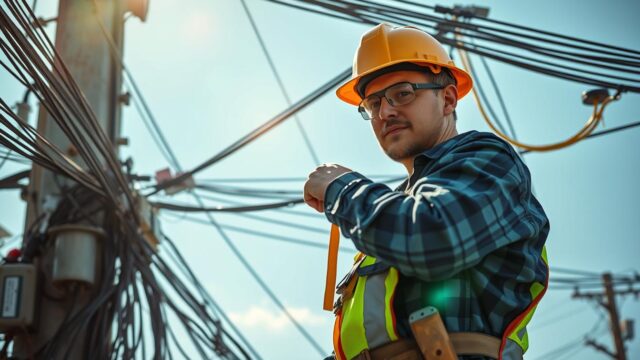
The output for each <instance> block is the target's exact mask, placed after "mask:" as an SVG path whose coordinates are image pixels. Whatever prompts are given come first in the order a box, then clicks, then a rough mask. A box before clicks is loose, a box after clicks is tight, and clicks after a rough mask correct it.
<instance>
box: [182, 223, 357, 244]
mask: <svg viewBox="0 0 640 360" xmlns="http://www.w3.org/2000/svg"><path fill="white" fill-rule="evenodd" d="M172 216H173V217H174V218H176V219H179V220H181V221H182V220H184V221H190V222H193V223H196V224H201V225H207V226H210V225H211V224H210V223H209V222H208V221H206V220H203V219H198V218H195V217H192V216H183V217H179V218H178V217H177V216H175V215H172ZM219 225H220V228H222V229H223V230H226V231H232V232H237V233H241V234H246V235H252V236H257V237H260V238H265V239H269V240H276V241H282V242H286V243H290V244H296V245H302V246H306V247H313V248H318V249H322V250H326V249H327V245H326V244H323V243H320V242H314V241H308V240H301V239H298V238H294V237H289V236H284V235H280V234H272V233H268V232H265V231H258V230H251V229H250V228H247V227H240V226H233V225H228V224H222V223H219ZM340 251H344V252H348V253H355V252H356V250H354V249H352V248H348V247H344V246H341V247H340Z"/></svg>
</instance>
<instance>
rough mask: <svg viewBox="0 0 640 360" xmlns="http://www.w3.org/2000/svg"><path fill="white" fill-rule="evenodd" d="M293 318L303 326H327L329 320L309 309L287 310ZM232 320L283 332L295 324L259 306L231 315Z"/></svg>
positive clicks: (240, 323)
mask: <svg viewBox="0 0 640 360" xmlns="http://www.w3.org/2000/svg"><path fill="white" fill-rule="evenodd" d="M287 310H288V311H289V313H290V314H291V316H293V318H294V319H296V320H297V321H298V322H299V323H300V325H302V326H318V325H326V324H327V319H325V317H323V316H319V315H315V314H313V313H312V312H311V310H309V309H308V308H292V307H290V308H287ZM229 317H230V318H231V320H232V321H233V322H234V323H235V324H236V325H240V326H245V327H251V328H266V329H269V330H276V331H278V330H283V329H284V328H285V327H287V326H292V325H293V324H292V323H291V321H290V320H289V318H288V317H287V315H286V314H285V313H283V312H282V311H279V310H273V311H272V310H267V309H264V308H261V307H258V306H252V307H250V308H249V309H248V310H247V311H245V312H241V313H238V312H231V313H229Z"/></svg>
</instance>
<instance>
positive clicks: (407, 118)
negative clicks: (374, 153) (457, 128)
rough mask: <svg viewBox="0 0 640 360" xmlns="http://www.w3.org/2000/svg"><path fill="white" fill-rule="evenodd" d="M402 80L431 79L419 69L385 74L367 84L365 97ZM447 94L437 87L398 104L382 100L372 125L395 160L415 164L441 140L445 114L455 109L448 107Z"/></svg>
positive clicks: (411, 81)
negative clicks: (409, 100)
mask: <svg viewBox="0 0 640 360" xmlns="http://www.w3.org/2000/svg"><path fill="white" fill-rule="evenodd" d="M401 82H410V83H416V84H417V83H428V82H430V79H429V77H428V76H427V75H426V74H424V73H421V72H416V71H396V72H392V73H388V74H384V75H381V76H379V77H377V78H375V79H374V80H372V81H371V82H370V83H369V84H367V87H366V89H365V97H366V96H368V95H370V94H372V93H375V92H377V91H380V90H383V89H386V88H387V87H389V86H391V85H395V84H397V83H401ZM444 93H445V89H442V90H440V91H438V94H436V92H435V91H434V90H416V91H415V95H416V98H415V99H414V100H413V101H412V102H410V103H409V104H406V105H402V106H396V107H393V106H391V105H389V103H388V102H387V100H386V99H382V101H381V104H380V111H379V113H378V114H373V116H374V118H373V119H372V120H371V125H372V127H373V132H374V133H375V135H376V138H377V139H378V143H379V144H380V146H381V147H382V149H383V150H384V152H385V153H386V154H387V155H388V156H389V157H390V158H391V159H393V160H395V161H398V162H402V163H405V165H406V162H411V164H412V163H413V158H414V157H415V156H416V155H418V154H420V153H421V152H423V151H425V150H427V149H429V148H431V147H433V146H435V145H436V144H437V143H438V141H440V137H441V135H442V133H443V131H444V129H445V121H444V120H445V116H446V115H448V114H450V113H451V112H452V111H453V109H450V106H446V104H445V102H446V101H445V95H444ZM454 96H455V95H454ZM454 102H455V100H454ZM453 108H455V103H454V105H453Z"/></svg>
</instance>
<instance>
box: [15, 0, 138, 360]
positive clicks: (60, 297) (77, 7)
mask: <svg viewBox="0 0 640 360" xmlns="http://www.w3.org/2000/svg"><path fill="white" fill-rule="evenodd" d="M138 2H141V1H138ZM131 3H135V1H125V0H112V1H104V0H59V9H58V17H57V30H56V39H55V48H56V50H57V52H58V54H59V55H60V58H57V59H55V61H63V62H64V63H65V64H66V66H67V68H68V70H69V72H70V73H71V75H72V77H73V79H74V81H75V82H76V83H77V84H78V86H79V88H80V89H81V90H82V92H83V94H84V96H85V98H86V100H87V101H88V103H89V105H90V106H91V108H92V109H93V111H94V113H95V115H96V119H97V120H98V122H99V124H100V127H101V128H102V130H103V131H104V132H105V134H107V136H108V138H109V139H110V140H111V143H112V144H116V143H118V141H117V140H118V136H119V132H120V98H121V97H120V95H121V94H120V91H121V90H120V89H121V82H122V68H121V66H120V62H119V61H116V60H115V59H114V58H113V57H112V55H111V52H112V49H110V46H111V45H110V44H109V42H108V41H107V40H106V39H105V35H104V33H103V30H102V29H101V27H100V25H99V22H98V21H100V22H101V23H102V24H103V26H104V29H105V31H106V32H107V33H108V34H109V36H110V37H111V38H112V39H113V41H114V43H115V46H116V47H117V48H118V50H119V52H120V53H122V40H123V32H124V13H125V11H127V10H130V8H128V6H129V7H130V6H131ZM144 3H145V6H146V3H147V1H144ZM38 132H39V133H41V134H43V135H44V136H45V137H46V138H47V139H48V140H50V141H51V143H53V144H54V145H56V146H57V147H58V148H60V149H61V150H62V151H64V152H65V153H66V155H68V156H69V157H71V158H72V159H73V160H74V161H76V162H77V163H78V164H81V166H84V164H83V162H82V160H81V158H80V157H79V156H78V154H77V151H76V149H75V148H74V147H73V146H72V145H71V144H70V142H69V140H68V139H67V137H66V136H65V135H64V133H63V132H62V130H61V129H60V128H59V127H58V125H57V124H56V123H55V121H54V120H53V119H52V118H51V116H50V115H49V114H48V113H47V111H46V110H45V108H44V106H42V105H41V106H40V112H39V115H38ZM113 151H114V152H117V149H116V148H115V147H114V149H113ZM54 177H55V175H54V174H53V173H52V172H51V171H48V170H45V169H44V168H42V167H40V166H36V165H34V166H33V168H32V171H31V176H30V184H29V191H28V205H27V220H26V228H29V227H30V226H31V224H33V223H34V221H36V219H37V218H38V217H39V216H40V215H41V214H42V213H43V212H44V211H46V208H47V206H49V205H47V203H51V202H50V199H52V198H55V197H56V196H59V195H60V190H59V188H58V186H57V185H56V183H57V184H64V185H69V183H68V182H65V180H64V179H62V178H54ZM53 204H54V205H53V206H54V208H55V201H54V202H53ZM98 223H100V220H99V219H98ZM25 233H26V231H25ZM53 254H54V249H53V246H46V247H45V249H44V253H43V254H42V255H41V256H39V257H38V258H36V259H35V261H34V262H35V264H36V266H37V268H38V269H39V271H40V272H41V273H42V274H43V275H44V276H43V278H42V281H41V282H40V285H39V287H40V288H41V290H42V291H43V292H44V294H43V295H44V296H41V297H39V298H38V299H36V308H37V309H38V312H39V317H38V318H37V319H39V320H36V326H35V327H34V328H35V329H34V331H35V332H34V333H31V334H29V335H27V334H24V333H18V334H16V337H15V341H14V351H13V352H14V356H15V357H17V358H20V359H27V358H33V357H34V355H33V354H34V352H36V351H38V350H39V349H42V347H43V345H45V344H46V343H47V342H48V341H49V340H50V339H51V338H52V337H53V335H54V334H55V333H56V331H58V329H59V328H60V324H61V323H62V322H63V321H64V319H65V317H66V316H67V315H69V314H73V313H76V312H77V311H78V310H80V309H82V308H83V307H84V306H85V305H86V304H87V303H88V302H89V301H90V300H91V292H90V291H87V290H86V289H85V290H82V291H79V292H78V293H77V294H75V295H73V296H71V295H70V294H69V293H68V292H67V293H65V292H63V291H60V290H59V289H57V288H55V287H54V286H53V285H52V281H51V278H52V264H53V263H54V255H53ZM99 254H100V253H99ZM98 258H99V255H98ZM96 279H99V277H98V276H96ZM95 286H99V284H95ZM90 334H91V331H90V329H83V331H80V332H78V334H77V338H76V341H75V346H74V347H73V348H72V349H71V351H70V352H69V356H68V357H67V359H80V358H81V356H82V346H83V345H84V343H85V337H87V336H88V335H90ZM57 356H58V358H60V356H61V354H57Z"/></svg>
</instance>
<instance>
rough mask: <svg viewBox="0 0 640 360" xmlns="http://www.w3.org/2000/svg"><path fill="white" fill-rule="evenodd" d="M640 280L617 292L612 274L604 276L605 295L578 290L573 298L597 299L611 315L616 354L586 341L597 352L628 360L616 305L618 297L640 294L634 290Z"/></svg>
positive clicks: (635, 280) (592, 341)
mask: <svg viewBox="0 0 640 360" xmlns="http://www.w3.org/2000/svg"><path fill="white" fill-rule="evenodd" d="M638 281H639V280H638V279H634V280H633V281H630V282H629V289H625V290H616V289H615V288H614V283H613V277H612V275H611V273H604V274H602V284H603V287H604V293H593V292H588V293H587V292H582V293H581V292H579V291H578V290H577V289H576V292H575V293H574V294H573V296H572V297H573V298H587V299H597V300H598V303H599V304H600V305H601V306H602V307H603V308H604V309H605V310H607V312H608V313H609V327H610V330H611V337H612V338H613V344H614V346H615V352H612V351H610V350H609V349H607V347H605V346H604V345H602V344H598V343H597V342H596V341H595V340H594V339H588V340H586V344H587V345H589V346H591V347H593V348H595V349H596V350H598V351H600V352H603V353H605V354H607V355H609V356H610V357H611V358H612V359H615V360H627V355H626V350H625V347H624V340H625V337H623V334H622V329H621V325H620V316H619V313H618V307H617V305H616V295H627V294H633V295H636V296H637V295H638V294H640V289H634V288H633V287H632V285H633V284H634V283H637V282H638ZM627 324H628V325H629V326H632V323H630V322H629V323H627ZM627 333H628V336H631V335H630V334H633V331H632V330H631V329H627Z"/></svg>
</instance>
